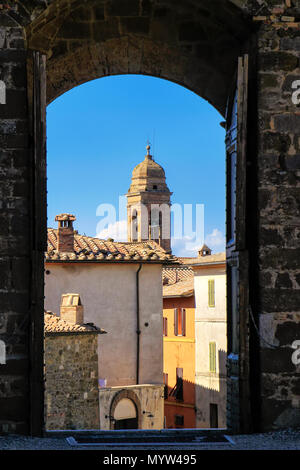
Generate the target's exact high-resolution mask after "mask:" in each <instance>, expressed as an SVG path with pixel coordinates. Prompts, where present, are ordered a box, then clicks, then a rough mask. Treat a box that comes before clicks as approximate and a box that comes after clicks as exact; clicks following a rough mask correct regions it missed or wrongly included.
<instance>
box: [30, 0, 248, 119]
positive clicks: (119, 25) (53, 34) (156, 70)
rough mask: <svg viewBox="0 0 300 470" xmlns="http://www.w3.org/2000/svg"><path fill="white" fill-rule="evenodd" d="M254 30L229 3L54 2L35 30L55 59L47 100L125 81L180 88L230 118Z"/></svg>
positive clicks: (50, 60) (40, 45)
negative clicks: (111, 80)
mask: <svg viewBox="0 0 300 470" xmlns="http://www.w3.org/2000/svg"><path fill="white" fill-rule="evenodd" d="M249 28H250V27H249V24H248V22H247V21H246V20H245V18H244V16H243V14H242V12H241V11H240V10H239V9H238V8H237V7H235V6H234V5H232V3H231V2H229V1H222V2H219V1H217V0H210V1H209V2H208V1H206V2H200V4H199V2H197V1H190V2H180V1H171V0H167V1H161V0H156V1H155V2H154V1H153V2H152V1H149V0H131V1H130V2H122V1H109V2H104V1H100V2H99V1H95V0H88V1H86V2H84V5H82V2H77V1H73V0H69V1H59V0H56V1H52V2H51V4H50V6H49V7H48V8H47V9H46V10H45V11H44V12H43V13H42V14H41V15H40V16H39V17H38V18H37V19H36V21H34V22H33V23H31V24H30V25H29V26H28V28H27V39H28V45H29V48H31V49H33V50H34V49H37V50H39V51H41V52H44V53H45V54H46V55H47V100H48V102H51V101H52V100H54V99H55V98H57V97H58V96H59V95H61V94H62V93H64V92H66V91H68V90H70V89H71V88H73V87H74V86H77V85H80V84H82V83H84V82H87V81H89V80H93V79H95V78H100V77H104V76H109V75H117V74H130V73H132V74H144V75H152V76H155V77H160V78H165V79H168V80H170V81H173V82H176V83H178V84H180V85H182V86H184V87H186V88H188V89H190V90H192V91H193V92H194V93H196V94H198V95H199V96H201V97H202V98H204V99H206V100H207V101H209V102H210V103H211V104H212V105H213V106H214V107H215V108H216V109H218V110H219V111H220V113H221V114H224V112H225V107H226V101H227V97H228V90H229V88H230V86H231V84H232V79H233V75H234V73H235V69H236V63H237V57H238V55H239V54H240V53H241V47H243V43H244V42H245V40H246V39H247V37H249Z"/></svg>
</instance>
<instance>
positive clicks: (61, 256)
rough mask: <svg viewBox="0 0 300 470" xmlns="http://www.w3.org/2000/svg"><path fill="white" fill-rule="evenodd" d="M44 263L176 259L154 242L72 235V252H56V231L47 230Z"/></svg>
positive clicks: (163, 260) (173, 260)
mask: <svg viewBox="0 0 300 470" xmlns="http://www.w3.org/2000/svg"><path fill="white" fill-rule="evenodd" d="M45 258H46V262H53V261H95V262H99V261H117V262H119V261H141V262H145V261H146V262H151V261H152V262H153V261H154V262H158V261H161V262H166V263H168V262H171V263H172V262H176V261H177V258H176V257H175V256H173V255H171V254H169V253H167V252H166V251H165V250H164V249H163V248H162V247H161V246H159V245H158V243H156V242H155V241H152V240H150V241H147V242H113V241H109V240H102V239H100V238H93V237H87V236H85V235H78V234H75V235H74V252H72V253H65V252H58V251H57V229H53V228H48V248H47V252H46V253H45Z"/></svg>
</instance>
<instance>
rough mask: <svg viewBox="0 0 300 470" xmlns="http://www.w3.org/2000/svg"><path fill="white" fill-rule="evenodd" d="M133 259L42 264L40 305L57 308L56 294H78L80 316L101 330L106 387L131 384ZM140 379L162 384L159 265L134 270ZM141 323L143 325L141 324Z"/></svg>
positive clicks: (134, 340) (133, 362) (102, 373)
mask: <svg viewBox="0 0 300 470" xmlns="http://www.w3.org/2000/svg"><path fill="white" fill-rule="evenodd" d="M138 267H139V265H138V264H121V263H119V264H100V263H98V264H82V263H80V264H79V263H77V264H76V263H73V264H67V263H65V264H50V263H49V264H47V270H49V271H50V274H48V275H46V277H45V307H46V309H47V310H52V311H53V312H59V306H60V300H61V295H62V294H64V293H68V292H78V293H80V297H81V301H82V304H83V305H84V321H85V322H93V323H95V325H96V326H99V327H101V328H103V329H104V330H105V331H107V335H103V336H102V337H101V340H100V343H101V347H100V348H99V378H101V379H106V380H107V386H115V385H116V386H117V385H118V386H122V385H133V384H135V383H136V357H137V356H136V355H137V352H136V344H137V334H136V325H137V323H136V321H137V320H136V271H137V269H138ZM139 276H140V329H141V335H140V383H162V382H163V380H162V372H163V370H162V369H163V356H162V355H163V344H162V283H161V265H159V264H153V265H147V264H143V267H142V269H141V271H140V274H139ZM146 323H147V324H148V326H146Z"/></svg>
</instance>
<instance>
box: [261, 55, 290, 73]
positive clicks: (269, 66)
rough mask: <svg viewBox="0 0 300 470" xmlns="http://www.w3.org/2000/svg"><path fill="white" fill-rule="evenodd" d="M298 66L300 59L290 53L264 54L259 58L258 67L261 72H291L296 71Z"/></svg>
mask: <svg viewBox="0 0 300 470" xmlns="http://www.w3.org/2000/svg"><path fill="white" fill-rule="evenodd" d="M298 66H299V59H298V57H297V56H296V55H294V54H291V53H288V52H281V51H280V52H275V51H274V52H263V53H261V54H259V56H258V67H259V68H260V69H261V70H266V71H276V70H283V71H285V72H289V71H293V70H295V69H296V68H297V67H298Z"/></svg>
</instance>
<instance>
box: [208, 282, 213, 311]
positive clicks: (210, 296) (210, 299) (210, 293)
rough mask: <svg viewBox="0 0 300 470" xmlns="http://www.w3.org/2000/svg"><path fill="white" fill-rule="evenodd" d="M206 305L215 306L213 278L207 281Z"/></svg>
mask: <svg viewBox="0 0 300 470" xmlns="http://www.w3.org/2000/svg"><path fill="white" fill-rule="evenodd" d="M208 306H209V307H214V306H215V281H214V279H210V280H209V281H208Z"/></svg>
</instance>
